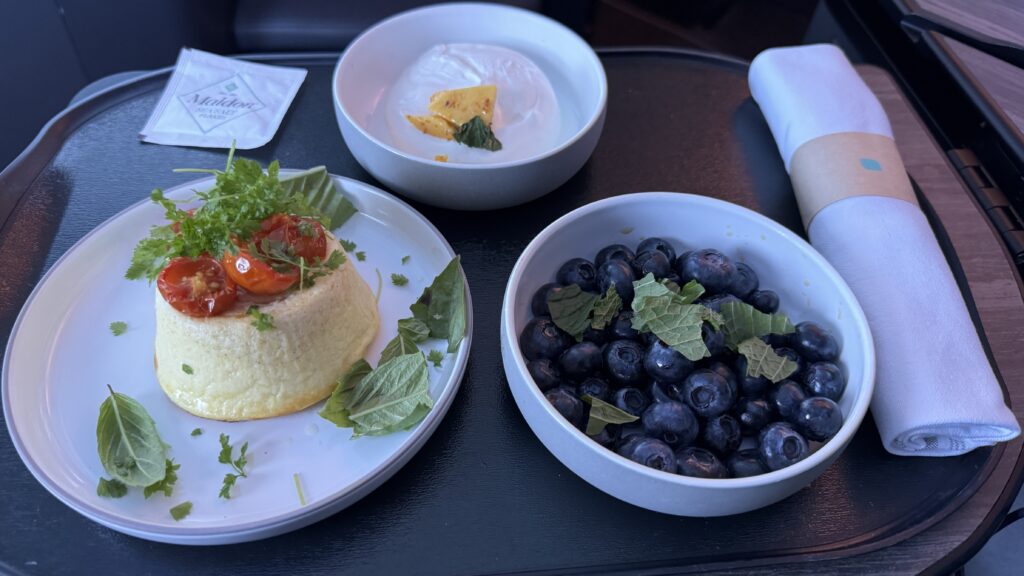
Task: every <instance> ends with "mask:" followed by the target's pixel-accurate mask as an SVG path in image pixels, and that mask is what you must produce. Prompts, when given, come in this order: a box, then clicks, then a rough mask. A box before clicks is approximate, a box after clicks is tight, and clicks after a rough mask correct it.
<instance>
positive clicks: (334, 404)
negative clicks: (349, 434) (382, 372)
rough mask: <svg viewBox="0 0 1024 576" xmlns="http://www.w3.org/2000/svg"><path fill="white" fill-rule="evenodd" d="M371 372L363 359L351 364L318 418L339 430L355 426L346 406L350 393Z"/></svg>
mask: <svg viewBox="0 0 1024 576" xmlns="http://www.w3.org/2000/svg"><path fill="white" fill-rule="evenodd" d="M372 370H373V369H372V368H371V367H370V364H369V363H367V362H366V360H363V359H360V360H359V361H358V362H356V363H355V364H353V365H352V367H351V368H349V369H348V372H346V373H345V375H344V376H342V377H341V378H340V379H339V380H338V385H337V386H335V388H334V392H331V397H330V398H328V399H327V403H326V404H324V407H323V408H321V409H320V413H319V414H320V417H321V418H323V419H324V420H328V421H330V422H333V423H334V424H335V425H336V426H338V427H341V428H351V427H353V426H355V423H354V422H352V421H351V420H349V417H348V409H347V408H346V406H347V405H348V403H349V401H350V400H351V397H352V391H353V390H355V387H356V384H358V383H359V382H360V381H361V380H362V379H363V378H365V377H366V375H367V374H369V373H370V372H371V371H372Z"/></svg>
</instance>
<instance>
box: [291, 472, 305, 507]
mask: <svg viewBox="0 0 1024 576" xmlns="http://www.w3.org/2000/svg"><path fill="white" fill-rule="evenodd" d="M292 481H293V482H294V483H295V492H296V493H297V494H298V495H299V506H305V505H306V497H305V496H303V495H302V484H299V475H298V473H295V474H292Z"/></svg>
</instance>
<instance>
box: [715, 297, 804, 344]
mask: <svg viewBox="0 0 1024 576" xmlns="http://www.w3.org/2000/svg"><path fill="white" fill-rule="evenodd" d="M721 315H722V320H723V322H722V324H723V325H724V327H725V343H726V345H728V346H729V347H730V348H732V349H733V350H736V349H737V348H738V346H739V345H740V343H741V342H744V341H746V340H749V339H750V338H760V337H762V336H767V335H769V334H789V333H791V332H793V331H794V330H796V328H795V327H794V326H793V323H792V322H790V321H789V318H787V317H786V315H785V314H765V313H764V312H761V311H760V310H758V309H757V308H754V307H753V306H751V305H750V304H747V303H746V302H726V303H724V304H722V312H721Z"/></svg>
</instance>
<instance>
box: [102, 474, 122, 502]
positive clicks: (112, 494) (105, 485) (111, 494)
mask: <svg viewBox="0 0 1024 576" xmlns="http://www.w3.org/2000/svg"><path fill="white" fill-rule="evenodd" d="M127 493H128V487H127V486H125V485H124V482H121V481H120V480H118V479H116V478H115V479H113V480H107V479H106V478H100V483H99V484H98V485H97V486H96V495H97V496H99V497H100V498H120V497H122V496H124V495H125V494H127Z"/></svg>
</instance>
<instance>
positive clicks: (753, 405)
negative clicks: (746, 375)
mask: <svg viewBox="0 0 1024 576" xmlns="http://www.w3.org/2000/svg"><path fill="white" fill-rule="evenodd" d="M774 417H775V412H774V410H772V407H771V405H770V404H768V402H767V401H766V400H764V399H762V398H740V400H739V402H737V403H736V419H737V420H739V421H740V427H741V428H743V431H744V432H745V433H747V434H752V433H754V432H757V431H759V430H761V429H762V428H764V427H765V426H767V425H768V423H769V422H771V421H772V420H773V419H774Z"/></svg>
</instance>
